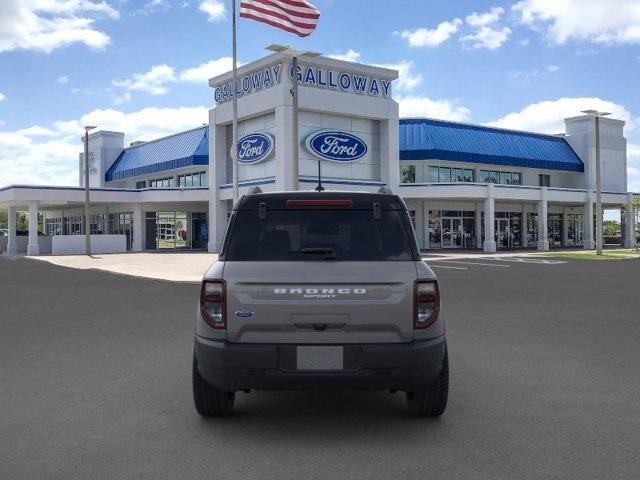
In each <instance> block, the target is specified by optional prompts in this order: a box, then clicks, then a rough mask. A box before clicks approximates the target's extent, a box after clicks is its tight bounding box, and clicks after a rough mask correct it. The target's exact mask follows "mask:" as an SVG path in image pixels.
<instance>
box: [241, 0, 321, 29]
mask: <svg viewBox="0 0 640 480" xmlns="http://www.w3.org/2000/svg"><path fill="white" fill-rule="evenodd" d="M240 16H241V17H243V18H250V19H252V20H256V21H258V22H262V23H266V24H268V25H271V26H273V27H276V28H281V29H282V30H286V31H287V32H290V33H295V34H296V35H298V36H299V37H306V36H307V35H309V34H310V33H311V32H313V31H314V30H315V29H316V26H317V25H318V19H319V18H320V10H318V9H317V8H316V7H315V6H314V5H312V4H311V3H309V2H307V1H306V0H241V2H240Z"/></svg>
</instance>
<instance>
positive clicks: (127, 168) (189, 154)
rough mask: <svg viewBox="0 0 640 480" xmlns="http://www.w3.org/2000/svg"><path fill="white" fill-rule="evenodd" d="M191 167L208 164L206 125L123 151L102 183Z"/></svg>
mask: <svg viewBox="0 0 640 480" xmlns="http://www.w3.org/2000/svg"><path fill="white" fill-rule="evenodd" d="M192 165H209V127H208V126H202V127H198V128H195V129H193V130H188V131H186V132H180V133H177V134H175V135H171V136H169V137H164V138H159V139H158V140H152V141H150V142H147V143H143V144H141V145H136V146H133V147H129V148H125V149H124V150H123V151H122V153H121V154H120V155H119V156H118V158H117V159H116V161H115V162H114V163H113V165H112V166H111V168H109V170H107V173H106V174H105V181H107V182H110V181H113V180H122V179H125V178H130V177H137V176H140V175H149V174H153V173H159V172H163V171H165V170H174V169H176V168H183V167H190V166H192Z"/></svg>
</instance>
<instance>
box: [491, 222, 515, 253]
mask: <svg viewBox="0 0 640 480" xmlns="http://www.w3.org/2000/svg"><path fill="white" fill-rule="evenodd" d="M495 228H496V246H497V248H511V247H513V235H512V233H511V225H510V222H509V219H508V218H496V225H495Z"/></svg>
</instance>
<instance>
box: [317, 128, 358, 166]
mask: <svg viewBox="0 0 640 480" xmlns="http://www.w3.org/2000/svg"><path fill="white" fill-rule="evenodd" d="M306 144H307V149H308V150H309V151H310V152H311V153H312V154H314V155H315V156H316V157H319V158H322V159H323V160H329V161H332V162H353V161H355V160H358V159H359V158H362V157H364V156H365V154H366V153H367V144H366V143H364V141H362V140H361V139H360V138H358V137H356V136H355V135H351V134H350V133H345V132H338V131H335V130H331V131H324V132H316V133H313V134H311V135H309V137H307V141H306Z"/></svg>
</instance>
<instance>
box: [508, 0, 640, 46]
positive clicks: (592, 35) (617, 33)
mask: <svg viewBox="0 0 640 480" xmlns="http://www.w3.org/2000/svg"><path fill="white" fill-rule="evenodd" d="M512 8H513V11H514V12H515V13H516V14H518V15H519V16H520V21H521V22H522V23H523V24H525V25H528V26H529V27H531V28H533V29H534V30H538V31H541V32H542V33H543V34H544V35H545V36H546V38H547V39H548V40H549V41H550V42H551V43H555V44H564V43H566V42H567V41H569V40H575V41H584V42H591V43H599V44H614V43H640V3H639V2H638V0H552V1H550V0H522V1H520V2H518V3H517V4H515V5H514V6H513V7H512Z"/></svg>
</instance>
